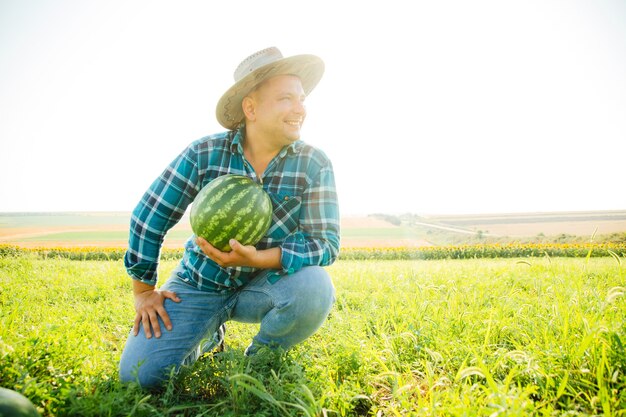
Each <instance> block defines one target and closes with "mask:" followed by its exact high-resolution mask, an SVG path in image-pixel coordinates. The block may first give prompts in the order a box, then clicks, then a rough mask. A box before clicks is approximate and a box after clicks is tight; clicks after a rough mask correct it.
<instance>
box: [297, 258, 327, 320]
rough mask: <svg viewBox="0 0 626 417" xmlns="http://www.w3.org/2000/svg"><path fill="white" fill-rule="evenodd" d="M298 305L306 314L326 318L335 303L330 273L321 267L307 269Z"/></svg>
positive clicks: (299, 292) (299, 293)
mask: <svg viewBox="0 0 626 417" xmlns="http://www.w3.org/2000/svg"><path fill="white" fill-rule="evenodd" d="M305 269H306V271H303V272H304V273H305V276H303V280H302V282H301V287H300V290H299V291H298V297H297V299H298V300H297V301H296V302H297V303H298V305H299V306H300V308H301V309H302V310H308V311H306V312H304V313H305V314H310V315H313V316H320V315H322V316H324V317H326V316H327V315H328V313H329V312H330V309H331V308H332V306H333V304H334V302H335V287H334V286H333V283H332V280H331V279H330V275H328V272H326V270H325V269H324V268H322V267H319V266H310V267H306V268H305Z"/></svg>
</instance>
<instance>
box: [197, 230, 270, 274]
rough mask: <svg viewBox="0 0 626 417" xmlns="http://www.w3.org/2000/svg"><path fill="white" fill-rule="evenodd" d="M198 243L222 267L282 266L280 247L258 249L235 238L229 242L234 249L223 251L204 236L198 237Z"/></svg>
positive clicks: (266, 267)
mask: <svg viewBox="0 0 626 417" xmlns="http://www.w3.org/2000/svg"><path fill="white" fill-rule="evenodd" d="M196 243H197V244H198V246H200V249H202V252H204V254H205V255H206V256H208V257H209V258H211V259H212V260H213V261H214V262H215V263H216V264H218V265H219V266H221V267H224V268H226V267H234V266H251V267H255V268H264V269H269V268H274V269H277V268H281V264H280V248H271V249H265V250H257V248H255V247H254V246H244V245H242V244H241V243H239V242H238V241H236V240H235V239H231V240H230V241H229V242H228V243H229V245H230V247H231V248H232V250H231V251H230V252H222V251H221V250H219V249H216V248H215V247H214V246H213V245H211V244H210V243H209V242H207V241H206V240H205V239H204V238H201V237H197V238H196Z"/></svg>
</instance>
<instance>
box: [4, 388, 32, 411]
mask: <svg viewBox="0 0 626 417" xmlns="http://www.w3.org/2000/svg"><path fill="white" fill-rule="evenodd" d="M0 416H11V417H39V412H38V411H37V409H36V408H35V406H34V405H33V403H31V402H30V400H29V399H28V398H26V397H24V396H23V395H22V394H20V393H19V392H16V391H13V390H10V389H6V388H0Z"/></svg>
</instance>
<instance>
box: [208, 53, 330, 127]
mask: <svg viewBox="0 0 626 417" xmlns="http://www.w3.org/2000/svg"><path fill="white" fill-rule="evenodd" d="M287 74H289V75H295V76H297V77H299V78H300V80H301V81H302V87H303V88H304V93H305V94H306V95H308V94H309V93H310V92H311V91H312V90H313V88H315V86H316V85H317V83H318V82H319V80H320V79H321V78H322V74H324V61H322V60H321V59H320V58H319V57H317V56H315V55H295V56H291V57H287V58H284V57H283V54H281V53H280V51H279V50H278V48H275V47H271V48H267V49H263V50H262V51H259V52H257V53H255V54H253V55H250V56H249V57H247V58H246V59H244V60H243V61H242V62H241V64H239V66H238V67H237V69H236V70H235V74H234V75H235V84H234V85H233V86H232V87H230V88H229V89H228V91H226V93H224V95H223V96H222V98H220V100H219V101H218V103H217V109H216V115H217V121H218V122H219V123H220V124H221V125H222V126H224V127H225V128H227V129H236V128H237V126H238V125H239V124H240V123H241V122H242V121H243V119H244V114H243V110H242V109H241V102H242V101H243V98H244V97H245V96H246V95H248V93H249V92H250V91H252V89H253V88H254V87H256V86H257V85H258V84H260V83H261V82H263V81H265V80H267V79H268V78H271V77H274V76H276V75H287Z"/></svg>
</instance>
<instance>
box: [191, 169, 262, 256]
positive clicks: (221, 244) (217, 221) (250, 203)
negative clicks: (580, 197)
mask: <svg viewBox="0 0 626 417" xmlns="http://www.w3.org/2000/svg"><path fill="white" fill-rule="evenodd" d="M271 219H272V203H271V200H270V198H269V196H268V195H267V194H266V193H265V191H264V190H263V188H261V186H260V185H258V184H257V183H255V182H254V181H252V180H251V179H250V178H248V177H245V176H241V175H224V176H221V177H218V178H216V179H214V180H213V181H211V182H210V183H209V184H207V185H206V186H205V187H204V188H203V189H202V190H200V192H199V193H198V195H197V196H196V199H195V201H194V203H193V206H192V208H191V228H192V230H193V232H194V233H195V234H196V235H198V236H202V237H204V238H205V239H206V240H207V241H209V242H210V243H211V244H212V245H213V246H215V247H216V248H218V249H221V250H223V251H228V250H230V249H231V248H230V245H229V244H228V241H229V240H230V239H232V238H235V239H237V240H238V241H239V242H241V243H242V244H244V245H254V244H256V243H257V242H258V241H259V240H260V239H261V238H262V237H263V236H264V235H265V234H266V233H267V230H268V228H269V225H270V223H271Z"/></svg>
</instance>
